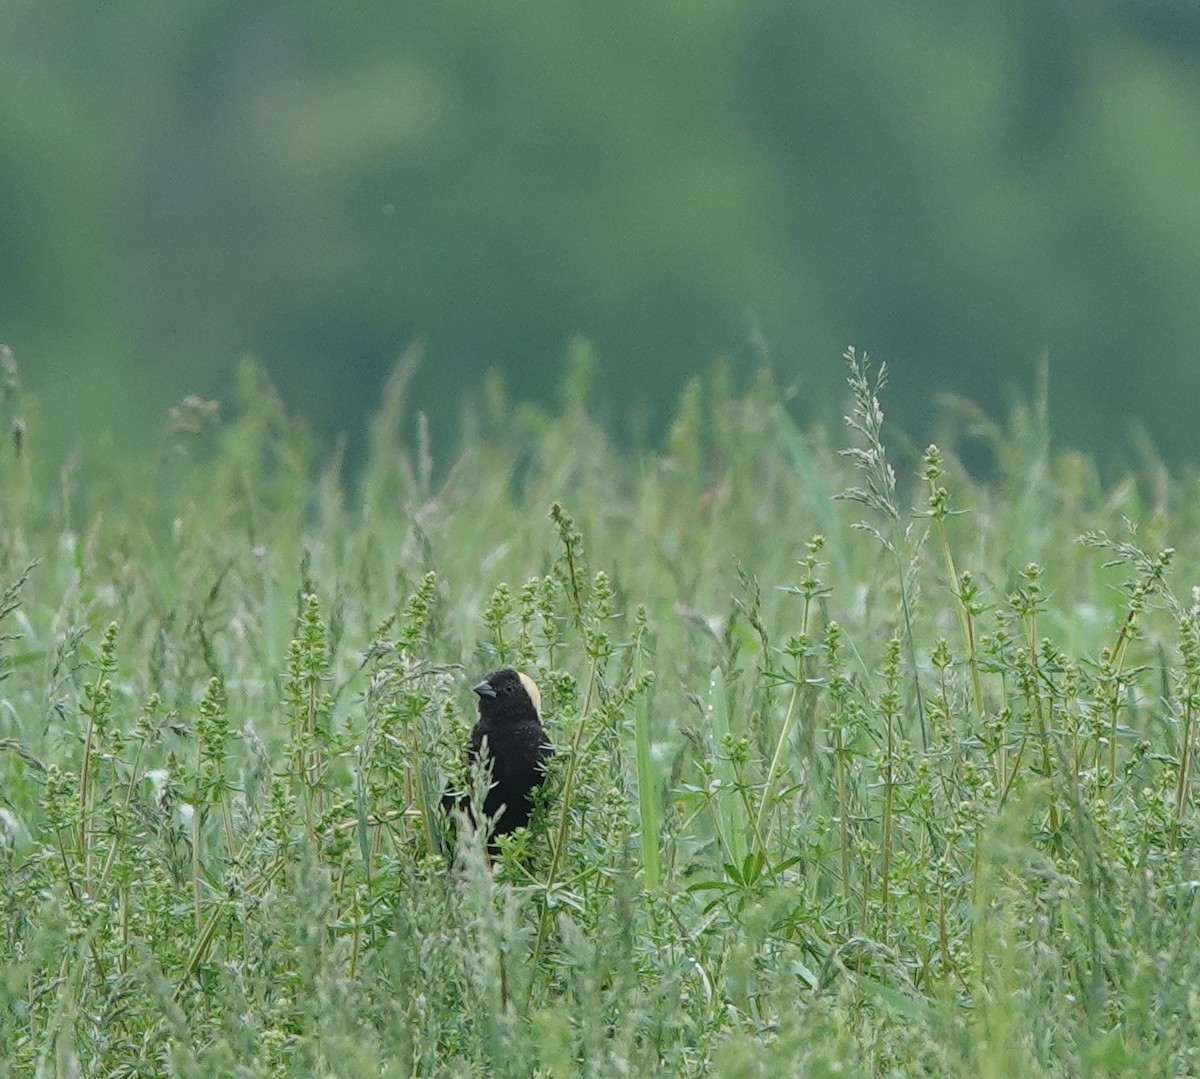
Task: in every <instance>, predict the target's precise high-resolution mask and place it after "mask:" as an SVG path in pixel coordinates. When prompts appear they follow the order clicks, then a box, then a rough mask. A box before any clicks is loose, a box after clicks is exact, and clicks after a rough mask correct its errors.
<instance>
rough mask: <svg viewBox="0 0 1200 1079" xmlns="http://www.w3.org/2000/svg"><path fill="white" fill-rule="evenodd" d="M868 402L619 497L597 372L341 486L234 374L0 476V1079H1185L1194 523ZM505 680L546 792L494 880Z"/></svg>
mask: <svg viewBox="0 0 1200 1079" xmlns="http://www.w3.org/2000/svg"><path fill="white" fill-rule="evenodd" d="M849 358H850V361H851V362H850V364H849V366H848V373H849V376H850V377H849V393H848V397H847V400H848V402H850V404H849V405H848V416H847V425H846V426H845V427H844V428H841V429H837V430H825V431H822V430H806V429H803V428H802V427H800V426H798V425H797V424H796V422H795V421H794V419H793V418H792V417H791V415H790V413H789V411H788V410H787V408H786V407H785V400H784V399H785V396H786V395H785V394H784V393H783V392H782V391H781V389H780V387H779V386H778V385H777V384H776V383H774V382H773V381H772V379H771V378H770V377H768V376H766V375H764V376H762V377H761V378H760V379H759V380H758V381H757V382H756V383H755V384H754V385H753V386H752V387H751V388H750V389H749V390H748V391H747V392H745V393H741V392H734V391H733V390H731V389H730V385H729V381H728V379H727V378H725V377H723V376H722V374H721V373H720V372H719V371H718V372H716V373H714V374H713V375H712V376H710V377H708V378H705V379H700V380H697V381H696V382H694V383H693V384H692V385H690V386H689V387H688V388H687V390H686V391H685V392H684V394H683V396H682V398H681V400H680V403H679V407H678V412H677V415H676V417H675V419H674V421H673V423H672V425H671V427H670V431H669V433H668V435H667V436H666V437H665V439H664V440H663V444H662V447H661V449H660V450H658V451H656V452H655V453H653V454H643V455H640V456H635V455H633V454H631V453H630V452H629V451H628V450H625V449H622V448H620V447H619V446H617V445H616V444H614V443H613V442H612V441H611V440H610V439H609V438H608V437H607V436H606V434H605V431H604V430H603V429H601V428H600V427H599V426H598V425H597V424H596V423H595V422H594V421H593V419H591V418H590V416H589V411H588V393H587V365H586V361H585V359H580V360H579V362H577V364H576V366H575V368H574V369H573V371H572V373H571V374H570V375H569V377H568V379H567V382H566V384H565V386H564V390H563V394H562V403H561V407H560V408H559V409H558V410H557V411H556V412H555V413H553V414H548V413H545V412H542V411H538V410H535V409H533V408H531V407H529V406H524V405H521V404H520V403H514V402H512V401H510V400H508V399H507V398H506V397H505V394H504V391H503V388H502V387H501V386H500V385H499V383H498V382H493V383H489V384H488V385H486V386H484V387H483V388H482V389H481V393H480V399H479V401H478V403H477V405H476V407H474V408H473V409H472V410H471V411H470V413H469V415H470V420H469V423H468V425H467V429H466V430H465V432H464V436H463V441H462V445H461V449H460V451H459V452H458V454H457V455H456V457H455V458H454V459H453V460H451V461H434V460H432V459H431V451H430V438H429V435H428V432H427V431H426V429H425V427H424V424H423V422H422V420H421V418H420V417H417V416H413V415H411V414H410V413H409V411H408V410H407V408H406V404H405V388H406V379H407V377H408V374H409V368H408V367H407V366H405V365H401V366H400V367H399V368H398V369H397V371H396V373H395V375H394V376H393V378H392V380H391V381H390V383H389V384H388V386H387V387H386V389H385V392H384V395H383V400H382V401H381V403H380V407H379V410H378V412H377V414H376V416H375V417H374V419H373V420H372V422H371V426H370V430H369V435H368V439H367V450H366V454H365V459H364V461H363V463H362V466H361V468H359V469H356V470H355V472H354V475H353V476H348V475H346V474H345V470H343V468H342V467H341V465H340V463H339V456H338V455H337V454H334V455H333V456H332V457H324V458H322V457H320V456H318V455H317V454H316V453H315V452H314V449H313V446H312V440H311V439H310V437H309V436H308V434H307V433H306V430H305V428H304V426H303V425H302V424H300V423H298V422H296V421H295V420H294V419H292V418H290V417H288V416H287V415H286V414H285V413H284V411H283V410H282V408H281V406H280V405H279V402H278V399H277V397H276V395H275V393H274V391H273V390H272V388H271V387H270V386H269V385H268V384H267V382H266V380H265V378H264V377H263V376H262V374H261V372H259V371H258V370H257V369H256V368H255V367H253V366H251V365H247V366H246V367H245V368H244V369H243V371H242V374H241V378H240V388H239V395H238V398H239V399H238V400H237V401H236V402H233V403H231V404H229V405H227V406H226V407H224V408H222V409H221V410H220V412H218V411H217V410H216V409H215V408H214V407H212V406H211V405H209V404H208V403H206V402H202V401H196V400H189V401H187V402H184V403H183V404H182V405H181V406H179V408H178V409H176V410H175V411H174V412H173V413H172V416H171V418H170V422H169V424H168V425H167V427H166V429H165V431H164V433H163V435H162V438H161V441H160V444H159V448H158V450H157V451H156V453H155V454H153V455H152V456H150V457H147V458H146V459H145V460H141V461H138V462H135V463H133V464H129V463H125V464H122V465H120V466H113V467H111V468H106V467H103V466H102V465H98V464H97V463H96V462H94V461H89V460H87V459H86V458H85V459H82V460H78V459H77V460H73V461H68V462H66V463H65V464H64V465H63V466H62V467H61V469H60V468H58V467H57V463H55V465H54V467H51V466H50V463H49V462H44V461H40V460H38V459H37V445H36V442H34V441H33V440H31V439H22V438H20V437H16V436H14V438H13V439H11V440H6V441H5V443H4V445H3V450H2V453H0V1075H3V1076H8V1075H13V1076H18V1075H21V1076H24V1075H37V1076H146V1075H177V1076H238V1077H253V1076H274V1075H322V1076H326V1075H327V1076H372V1077H374V1076H379V1075H386V1076H409V1075H419V1076H430V1077H435V1076H477V1075H478V1076H505V1077H507V1076H514V1077H516V1076H521V1077H527V1076H543V1077H560V1076H561V1077H566V1076H596V1077H605V1079H608V1077H613V1076H655V1075H664V1076H701V1075H705V1076H708V1075H713V1076H725V1077H731V1079H732V1077H756V1076H763V1077H767V1076H771V1077H775V1076H914V1075H927V1076H964V1077H992V1076H994V1077H1008V1076H1043V1075H1044V1076H1123V1075H1129V1076H1138V1077H1139V1079H1140V1077H1146V1076H1164V1077H1166V1076H1183V1075H1198V1074H1200V947H1197V942H1198V930H1200V908H1198V892H1200V857H1198V854H1200V841H1198V836H1197V804H1196V803H1197V792H1196V790H1195V786H1196V782H1195V774H1194V773H1195V772H1196V768H1195V766H1194V757H1195V754H1196V750H1197V745H1196V743H1197V731H1196V726H1197V719H1198V716H1200V593H1198V592H1197V591H1196V590H1195V589H1196V586H1197V585H1200V527H1198V523H1200V522H1198V521H1197V516H1198V509H1200V487H1198V484H1197V481H1196V478H1195V477H1183V478H1181V477H1178V476H1173V475H1171V474H1170V473H1169V472H1168V470H1167V469H1166V468H1165V467H1163V466H1162V465H1161V464H1159V463H1158V462H1157V461H1156V460H1155V458H1154V456H1153V454H1152V453H1150V452H1149V451H1143V452H1142V453H1141V455H1140V457H1139V458H1138V460H1137V462H1136V464H1132V465H1131V466H1130V470H1129V475H1128V476H1127V477H1118V478H1117V479H1116V480H1115V481H1109V480H1102V479H1101V478H1100V477H1099V476H1098V475H1097V473H1096V471H1095V469H1094V468H1093V467H1092V465H1091V464H1090V463H1089V461H1088V460H1086V459H1084V458H1082V457H1080V456H1078V455H1074V454H1071V453H1064V452H1060V451H1057V450H1055V449H1052V447H1051V445H1050V439H1049V434H1048V429H1049V421H1048V418H1047V404H1046V400H1045V393H1044V389H1043V390H1041V391H1039V392H1037V393H1035V394H1034V399H1033V401H1032V402H1031V403H1030V404H1028V405H1026V406H1021V407H1016V408H1014V409H1013V411H1012V413H1011V415H1009V416H1008V417H1004V418H1002V419H999V420H994V419H992V418H989V417H986V416H982V415H980V414H978V413H976V412H975V411H973V410H972V409H971V408H970V406H968V405H966V404H964V403H962V402H957V403H951V404H948V405H946V406H945V407H946V408H947V410H948V412H950V413H953V415H954V416H955V417H956V421H955V423H953V424H950V425H948V427H947V430H952V431H956V432H959V434H958V435H957V436H956V438H955V439H948V440H947V441H946V444H944V445H942V446H941V447H940V449H939V448H935V447H930V448H929V449H927V450H924V451H922V450H921V449H920V448H919V447H918V448H915V449H914V448H913V447H911V446H907V445H905V444H903V443H902V441H901V440H900V439H899V435H896V436H895V437H896V439H897V444H893V443H892V442H891V441H890V438H891V437H892V433H891V431H890V429H889V428H888V427H887V426H886V425H884V423H883V414H882V412H881V407H886V403H887V391H886V388H883V387H881V385H880V383H879V381H878V372H877V369H876V368H875V367H874V366H873V365H872V364H869V363H866V362H864V361H863V358H862V357H861V356H859V357H854V356H853V354H851V355H850V357H849ZM7 364H8V368H9V370H8V378H7V382H6V387H7V389H6V394H5V396H4V398H3V400H0V412H2V413H3V416H2V417H0V418H2V419H3V421H4V429H5V430H6V431H9V430H12V431H14V432H20V431H23V430H24V428H23V427H21V426H20V424H21V423H22V417H23V415H24V413H23V409H24V408H25V407H26V404H27V403H26V402H23V401H22V400H21V397H20V394H19V390H18V388H17V383H16V373H15V367H13V365H12V362H11V357H9V358H7ZM1058 404H1059V405H1060V406H1061V407H1068V406H1069V402H1059V403H1058ZM43 411H45V409H44V408H43ZM14 424H15V425H16V426H14ZM959 439H961V440H962V444H961V445H957V444H953V443H955V442H957V441H958V440H959ZM968 442H969V444H970V445H971V446H973V447H975V449H976V450H977V451H978V450H980V449H981V450H982V452H983V453H984V454H985V455H986V458H987V460H988V461H990V462H991V464H992V466H993V467H992V469H991V474H990V476H989V478H988V480H987V481H986V482H983V481H979V480H976V479H973V478H972V477H971V476H970V475H969V474H968V473H967V471H966V470H965V469H964V468H963V466H962V464H961V463H960V460H959V453H960V452H962V451H963V449H964V447H965V446H967V444H968ZM501 665H513V666H517V667H519V668H521V669H523V670H525V671H527V672H529V673H530V674H531V675H532V676H533V677H534V678H535V679H536V680H537V682H538V683H539V685H540V687H541V690H542V695H543V703H544V712H545V719H546V725H547V729H548V730H549V732H550V734H551V737H552V739H553V741H554V743H555V745H556V747H557V753H556V756H555V757H554V758H553V761H552V765H551V768H550V774H549V778H548V782H547V784H546V787H545V788H544V792H543V796H542V797H541V804H540V806H539V808H538V810H537V812H536V813H535V816H534V819H533V822H532V824H531V827H530V828H529V829H528V830H526V831H525V832H521V833H518V834H517V835H515V836H513V837H510V838H509V839H506V840H505V841H504V843H503V849H502V851H501V855H500V857H499V858H498V859H497V860H496V861H495V863H494V864H489V860H488V859H487V857H486V854H485V850H484V843H483V838H482V836H478V835H473V834H471V831H470V829H469V827H467V826H466V825H465V822H464V823H463V826H462V827H460V828H459V829H458V833H457V838H455V837H454V834H453V832H452V830H451V829H450V828H448V826H447V822H446V820H445V818H444V817H443V815H442V813H441V811H440V808H439V803H440V797H441V793H442V791H443V790H444V789H445V787H446V784H447V783H448V782H451V781H453V782H456V783H467V784H474V785H475V786H476V789H479V787H480V786H481V784H482V783H484V782H486V778H485V777H483V776H480V775H474V776H471V775H466V774H465V773H464V766H463V762H462V747H463V745H464V743H465V740H466V735H467V731H468V730H469V728H470V725H471V723H472V722H473V710H474V703H473V697H472V694H471V692H470V688H469V687H470V686H471V685H472V684H473V683H474V682H475V681H477V680H478V679H479V678H480V677H481V676H482V675H483V674H485V673H486V672H487V671H489V670H491V669H493V668H495V667H498V666H501Z"/></svg>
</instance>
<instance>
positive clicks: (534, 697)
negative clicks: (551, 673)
mask: <svg viewBox="0 0 1200 1079" xmlns="http://www.w3.org/2000/svg"><path fill="white" fill-rule="evenodd" d="M517 677H518V678H519V679H521V685H523V686H524V687H525V692H526V693H528V694H529V699H530V700H531V701H533V707H534V708H536V709H537V714H538V717H539V718H540V717H541V714H542V693H541V690H539V689H538V687H537V683H536V682H535V681H534V680H533V679H532V678H530V677H529V675H527V674H526V673H525V672H524V671H518V672H517Z"/></svg>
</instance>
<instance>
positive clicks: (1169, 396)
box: [0, 0, 1200, 462]
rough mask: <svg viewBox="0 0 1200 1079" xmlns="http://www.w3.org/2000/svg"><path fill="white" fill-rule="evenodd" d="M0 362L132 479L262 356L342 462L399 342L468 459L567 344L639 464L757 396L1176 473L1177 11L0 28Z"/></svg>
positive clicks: (929, 8)
mask: <svg viewBox="0 0 1200 1079" xmlns="http://www.w3.org/2000/svg"><path fill="white" fill-rule="evenodd" d="M0 21H2V24H3V25H2V31H0V341H4V342H7V343H8V344H9V345H11V346H12V348H13V350H14V352H15V354H16V357H17V360H18V362H19V363H20V365H21V371H22V377H23V380H24V382H25V384H26V386H27V388H28V389H29V390H31V391H32V392H33V394H34V395H35V396H36V397H37V399H38V401H39V408H38V413H37V423H36V428H35V431H34V434H35V435H36V437H37V438H39V439H40V440H41V441H42V443H43V444H44V445H47V446H50V447H56V448H63V449H65V448H69V447H70V446H71V445H72V444H73V443H74V442H76V441H78V440H79V439H81V438H87V437H88V436H90V435H93V434H95V433H97V432H99V431H100V430H103V429H109V430H113V431H116V432H119V438H120V442H121V444H123V445H129V446H131V447H132V446H136V445H138V444H139V443H144V442H146V441H148V440H149V439H152V438H153V437H154V436H155V435H156V434H157V433H158V431H159V430H160V429H161V427H162V425H163V423H164V420H165V414H166V409H167V407H168V406H169V405H170V404H171V403H172V402H174V401H176V400H178V399H180V398H181V397H182V396H183V395H184V394H187V393H200V394H203V395H206V396H210V397H217V398H225V397H227V396H228V391H229V388H230V386H231V384H232V377H233V371H234V368H235V365H236V362H237V360H238V359H239V358H240V357H242V356H243V355H245V354H251V355H254V356H256V357H257V358H258V359H259V360H260V361H261V362H262V363H263V364H264V365H265V366H266V367H267V369H268V370H269V371H270V372H271V375H272V377H273V379H274V381H275V382H276V384H277V386H278V388H279V390H280V393H281V395H282V396H283V398H284V400H285V402H286V403H287V404H288V405H289V406H290V407H291V408H292V409H294V410H295V411H297V412H299V413H301V414H303V415H305V416H307V417H308V418H309V419H310V421H311V422H312V424H313V426H314V427H315V428H316V429H317V431H318V432H319V433H321V434H322V436H324V437H325V438H327V439H330V440H331V439H332V438H333V437H334V436H335V435H336V434H337V433H338V432H339V431H343V430H346V431H351V432H354V431H357V430H358V429H359V428H360V427H361V419H362V417H363V416H364V415H365V413H366V412H367V411H368V410H369V409H370V408H371V407H372V406H373V405H374V403H375V402H376V401H377V399H378V394H379V388H380V385H381V383H382V381H383V378H384V376H385V374H386V372H387V371H388V370H389V369H390V367H391V365H392V363H393V362H394V360H395V358H396V357H397V355H398V354H399V353H401V352H402V351H403V350H404V349H405V348H406V347H408V346H409V345H411V344H413V343H414V342H420V343H421V344H422V345H423V347H424V353H425V360H424V362H423V364H422V367H421V369H420V373H419V375H418V378H417V380H416V383H415V385H414V388H413V393H414V404H415V405H416V406H417V407H421V408H424V409H426V410H427V411H428V412H429V413H430V415H431V417H432V418H433V421H434V425H435V430H436V431H437V432H439V433H441V437H445V432H447V431H449V432H450V437H451V438H452V437H453V432H454V431H455V430H456V425H457V422H458V416H459V412H460V410H461V408H462V407H463V406H464V403H466V402H469V401H470V400H471V399H472V398H473V396H474V395H475V394H476V392H477V387H478V383H479V380H480V378H481V376H482V373H483V372H484V371H485V370H487V369H488V368H489V367H492V366H495V367H499V368H500V369H502V370H503V371H504V373H505V378H506V381H507V383H508V385H509V387H510V390H511V392H512V393H513V395H514V396H517V397H528V398H532V399H534V400H543V401H544V400H547V399H550V398H552V397H553V395H554V393H555V390H556V387H557V385H558V382H559V379H560V372H561V369H562V364H563V357H564V355H565V354H566V352H567V344H568V342H569V341H570V339H571V338H572V335H575V334H581V335H583V336H585V337H586V338H588V339H589V340H590V341H592V342H593V343H594V344H595V346H596V349H597V354H598V357H599V363H598V367H597V371H596V391H597V396H598V397H599V399H600V401H601V402H604V404H602V406H601V407H603V408H605V409H606V410H607V412H608V414H609V415H610V416H611V417H613V419H614V420H615V421H617V422H616V428H617V429H618V430H619V429H620V428H621V427H622V425H624V426H625V427H626V428H627V429H628V428H634V429H649V430H651V431H653V430H654V428H655V425H656V424H657V423H660V422H661V419H662V417H663V416H664V415H665V414H666V413H667V412H668V411H669V410H670V408H671V407H672V406H673V404H674V401H675V400H676V397H677V394H678V391H679V388H680V386H681V385H682V383H683V382H684V381H685V379H686V378H687V377H689V376H690V375H691V374H693V373H695V372H697V371H698V370H702V369H705V368H707V367H708V366H709V365H710V364H711V363H712V362H713V361H714V360H716V359H717V358H718V357H727V358H728V359H729V360H730V361H731V364H732V365H733V367H734V369H735V370H736V371H738V372H740V373H742V372H744V373H745V374H746V375H748V374H749V373H750V372H752V371H753V370H754V369H755V368H757V367H758V366H759V365H760V363H761V362H762V357H763V355H764V354H765V355H767V356H769V358H770V363H771V365H772V367H773V368H774V370H775V371H776V373H777V374H778V376H779V378H780V379H781V381H783V382H785V383H793V382H794V383H796V384H797V385H798V388H799V393H798V395H797V397H796V407H797V408H798V409H799V410H800V411H801V412H802V413H804V414H807V415H809V416H811V417H813V418H828V417H830V416H833V415H835V414H836V413H835V411H834V410H835V409H837V408H838V407H839V404H840V391H841V386H842V377H843V370H842V363H841V359H840V357H841V352H842V349H843V347H844V346H845V344H846V343H848V342H854V343H855V344H857V345H858V346H859V347H860V348H866V349H868V350H869V351H870V352H871V353H872V354H873V355H874V356H876V357H878V358H882V359H886V360H887V361H888V363H889V364H890V366H891V368H892V373H893V378H892V387H891V389H890V391H889V393H888V404H889V408H890V413H889V414H890V417H891V419H893V420H894V421H897V422H898V423H899V424H901V425H903V426H904V427H905V428H907V429H908V430H909V431H910V432H911V433H912V435H913V436H914V438H917V439H921V438H923V437H927V436H928V435H929V434H930V433H931V432H932V426H931V423H932V420H931V411H930V401H931V399H932V396H933V395H934V394H935V393H937V392H941V391H956V392H959V393H963V394H965V395H967V396H969V397H971V398H973V399H974V400H976V401H977V402H979V403H981V404H983V405H984V406H985V407H988V408H994V407H997V406H998V405H1000V404H1002V403H1003V401H1004V399H1005V395H1006V393H1007V392H1008V391H1009V390H1010V389H1011V388H1012V387H1024V388H1028V387H1029V385H1030V383H1031V371H1032V370H1033V368H1034V366H1035V364H1036V363H1037V361H1038V357H1039V356H1040V354H1041V353H1042V352H1043V351H1046V352H1048V354H1049V356H1050V372H1051V400H1052V410H1053V423H1054V427H1055V431H1056V436H1057V437H1058V438H1059V439H1060V441H1063V442H1069V443H1072V444H1075V445H1079V446H1082V447H1084V448H1087V449H1091V450H1093V451H1097V452H1100V453H1101V454H1102V455H1108V456H1110V457H1112V456H1114V455H1115V456H1119V455H1120V454H1121V452H1122V447H1123V446H1125V445H1127V442H1126V441H1125V437H1126V436H1127V434H1128V432H1129V430H1130V426H1131V423H1135V422H1137V421H1139V420H1140V421H1142V422H1144V423H1145V425H1146V426H1147V427H1148V428H1149V430H1150V432H1151V436H1152V438H1153V439H1154V441H1155V443H1156V444H1157V445H1158V446H1159V448H1160V449H1161V450H1162V451H1163V452H1164V453H1165V454H1166V455H1167V457H1168V458H1169V459H1171V460H1174V461H1177V462H1178V461H1194V460H1195V459H1196V457H1197V454H1196V446H1195V443H1194V440H1193V438H1192V422H1193V421H1192V411H1193V406H1192V402H1193V401H1194V400H1195V399H1196V397H1197V392H1198V391H1200V364H1197V363H1196V360H1195V357H1196V353H1197V349H1198V347H1200V332H1198V331H1200V6H1198V5H1197V3H1196V2H1195V0H1089V2H1086V3H1084V2H1081V0H1060V2H1048V0H1010V2H1008V3H995V2H991V3H985V2H982V0H974V2H972V0H956V2H953V3H950V2H942V0H906V2H890V0H889V2H885V0H872V2H863V3H858V4H853V3H851V4H847V3H845V2H820V0H817V2H811V3H809V2H797V0H686V2H683V0H664V2H660V3H656V4H647V3H645V2H644V0H636V2H635V0H604V2H586V0H576V2H574V3H561V2H547V0H525V2H523V3H520V4H515V3H503V2H501V3H491V4H455V3H437V4H434V3H424V4H422V3H408V4H395V3H382V2H374V0H365V2H363V3H358V4H342V5H339V4H311V5H310V4H296V3H293V2H291V0H262V2H259V3H255V4H240V3H238V4H235V3H229V2H225V0H175V2H171V3H165V4H158V5H148V4H143V3H136V4H135V3H130V2H125V0H116V2H112V3H105V4H96V5H85V4H74V3H65V2H62V0H0Z"/></svg>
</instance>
